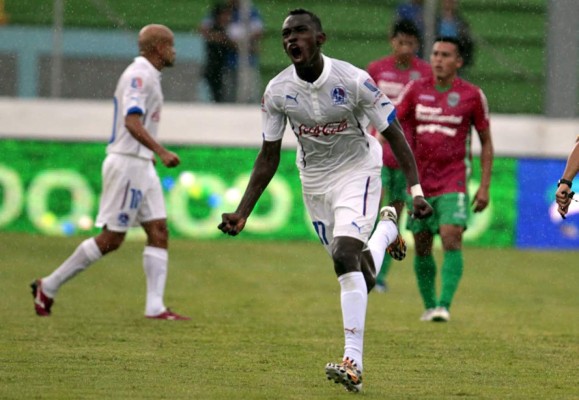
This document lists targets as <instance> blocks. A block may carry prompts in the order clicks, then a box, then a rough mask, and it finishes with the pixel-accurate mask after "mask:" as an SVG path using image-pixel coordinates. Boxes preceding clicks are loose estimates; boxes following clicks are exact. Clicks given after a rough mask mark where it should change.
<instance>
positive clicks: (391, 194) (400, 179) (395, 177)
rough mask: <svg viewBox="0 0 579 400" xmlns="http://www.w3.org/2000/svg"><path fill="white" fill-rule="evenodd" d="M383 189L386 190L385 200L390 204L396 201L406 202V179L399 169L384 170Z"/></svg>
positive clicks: (387, 168)
mask: <svg viewBox="0 0 579 400" xmlns="http://www.w3.org/2000/svg"><path fill="white" fill-rule="evenodd" d="M382 187H383V188H384V198H385V199H388V203H392V202H394V201H406V200H407V198H408V193H407V192H406V177H405V176H404V172H402V170H401V169H399V168H389V167H384V168H382Z"/></svg>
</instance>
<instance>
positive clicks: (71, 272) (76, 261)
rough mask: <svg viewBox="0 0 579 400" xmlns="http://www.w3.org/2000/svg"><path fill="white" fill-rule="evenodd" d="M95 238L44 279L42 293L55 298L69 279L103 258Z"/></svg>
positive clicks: (86, 242)
mask: <svg viewBox="0 0 579 400" xmlns="http://www.w3.org/2000/svg"><path fill="white" fill-rule="evenodd" d="M102 256H103V255H102V253H101V251H100V249H99V248H98V246H97V244H96V242H95V240H94V238H90V239H86V240H85V241H84V242H82V243H81V244H79V245H78V247H77V248H76V250H75V251H74V252H73V253H72V255H71V256H70V257H68V258H67V259H66V260H65V261H64V262H63V263H62V264H61V265H60V267H58V268H57V269H55V270H54V272H52V274H50V275H49V276H48V277H46V278H42V291H43V292H44V294H45V295H47V296H48V297H51V298H54V297H55V296H56V292H58V289H59V288H60V287H61V286H62V285H63V284H64V283H65V282H66V281H68V280H69V279H71V278H72V277H74V276H75V275H76V274H78V273H79V272H81V271H84V270H85V269H86V268H87V267H88V266H89V265H91V264H92V263H94V262H95V261H97V260H98V259H100V258H101V257H102Z"/></svg>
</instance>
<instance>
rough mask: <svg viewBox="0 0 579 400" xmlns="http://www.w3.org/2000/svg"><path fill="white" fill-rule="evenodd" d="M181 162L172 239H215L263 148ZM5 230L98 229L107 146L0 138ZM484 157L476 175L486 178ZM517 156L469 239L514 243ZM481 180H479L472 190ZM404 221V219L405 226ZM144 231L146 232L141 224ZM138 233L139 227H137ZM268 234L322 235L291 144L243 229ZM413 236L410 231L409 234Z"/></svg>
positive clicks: (169, 176)
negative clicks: (310, 215)
mask: <svg viewBox="0 0 579 400" xmlns="http://www.w3.org/2000/svg"><path fill="white" fill-rule="evenodd" d="M170 148H171V149H172V150H173V151H175V152H177V154H179V156H180V158H181V165H180V166H179V167H178V168H173V169H168V168H165V167H163V166H162V165H158V166H157V170H158V172H159V176H160V177H161V181H162V183H163V188H164V191H165V199H166V202H167V212H168V221H169V228H170V231H171V234H172V237H182V238H198V239H215V238H221V237H224V236H223V235H222V234H221V232H220V231H218V230H217V224H218V223H219V222H220V220H221V213H223V212H229V211H233V210H235V208H236V206H237V204H238V202H239V200H240V198H241V195H242V194H243V191H244V189H245V186H246V185H247V182H248V180H249V175H250V173H251V168H252V166H253V161H254V160H255V158H256V156H257V153H258V149H255V148H239V147H235V148H233V147H230V148H228V147H203V146H170ZM0 154H2V159H1V160H0V201H1V202H0V230H3V231H16V232H34V233H42V234H46V235H75V234H79V233H82V234H92V233H95V232H97V231H96V230H95V228H94V227H93V222H94V218H95V216H96V213H97V211H98V200H99V194H100V190H101V164H102V161H103V158H104V154H105V144H103V143H92V142H82V143H80V142H51V141H40V140H16V139H5V140H2V141H0ZM477 166H478V160H475V162H474V167H475V171H474V176H475V177H476V176H478V171H477V169H476V168H477ZM515 168H516V160H513V159H506V158H504V159H497V160H496V162H495V171H498V172H496V173H494V175H493V185H492V191H491V194H492V197H491V205H490V207H489V209H488V210H487V211H485V212H484V213H481V214H476V215H473V216H472V218H471V221H470V225H469V229H468V230H467V232H466V233H465V243H473V244H476V245H482V246H500V247H507V246H511V245H512V244H513V232H514V229H513V226H514V223H515V218H516V208H515V196H516V184H515ZM473 188H476V182H471V190H473ZM403 224H404V221H401V226H405V225H403ZM137 231H138V230H137ZM132 234H134V235H138V233H136V231H135V233H132ZM243 235H244V237H245V238H248V239H250V238H253V239H264V240H317V239H316V236H315V233H314V230H313V227H312V225H311V222H310V221H309V218H308V216H307V213H306V211H305V209H304V206H303V203H302V200H301V186H300V182H299V176H298V172H297V168H296V166H295V150H291V149H290V150H283V154H282V159H281V163H280V166H279V170H278V172H277V174H276V176H275V177H274V179H273V180H272V182H271V183H270V185H269V186H268V189H267V190H266V192H265V193H264V195H263V196H262V198H261V199H260V201H259V203H258V204H257V206H256V209H255V210H254V213H253V214H252V216H251V218H250V219H249V221H248V224H247V226H246V229H245V230H244V233H243ZM405 235H408V232H406V233H405Z"/></svg>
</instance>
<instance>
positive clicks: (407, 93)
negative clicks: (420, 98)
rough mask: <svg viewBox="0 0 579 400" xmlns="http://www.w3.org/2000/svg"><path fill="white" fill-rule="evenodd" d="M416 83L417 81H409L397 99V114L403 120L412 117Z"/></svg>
mask: <svg viewBox="0 0 579 400" xmlns="http://www.w3.org/2000/svg"><path fill="white" fill-rule="evenodd" d="M415 85H416V83H415V81H410V82H408V84H407V85H406V86H404V89H402V92H400V95H399V96H398V99H397V101H396V113H397V114H396V115H397V116H398V119H399V120H400V121H401V122H402V121H406V120H408V119H410V118H411V117H412V112H413V111H414V104H413V101H412V99H413V96H414V87H415Z"/></svg>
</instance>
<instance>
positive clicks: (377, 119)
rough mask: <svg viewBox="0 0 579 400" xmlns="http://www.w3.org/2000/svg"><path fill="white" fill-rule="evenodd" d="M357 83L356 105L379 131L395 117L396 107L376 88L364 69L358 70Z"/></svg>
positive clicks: (386, 126)
mask: <svg viewBox="0 0 579 400" xmlns="http://www.w3.org/2000/svg"><path fill="white" fill-rule="evenodd" d="M357 85H358V87H357V89H358V106H359V107H360V108H361V109H362V111H363V113H364V114H365V115H366V116H367V117H368V119H369V120H370V123H371V124H372V125H373V126H374V127H375V128H376V129H377V130H378V131H379V132H383V131H384V130H385V129H386V128H388V126H389V125H390V123H391V122H392V121H393V120H394V119H395V118H396V109H395V108H394V105H393V104H392V101H391V100H390V99H389V98H388V96H386V95H385V94H384V93H383V92H382V91H381V90H380V89H378V86H376V83H375V82H374V80H373V79H372V78H371V77H370V75H369V74H368V73H367V72H365V71H360V75H359V77H358V80H357Z"/></svg>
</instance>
